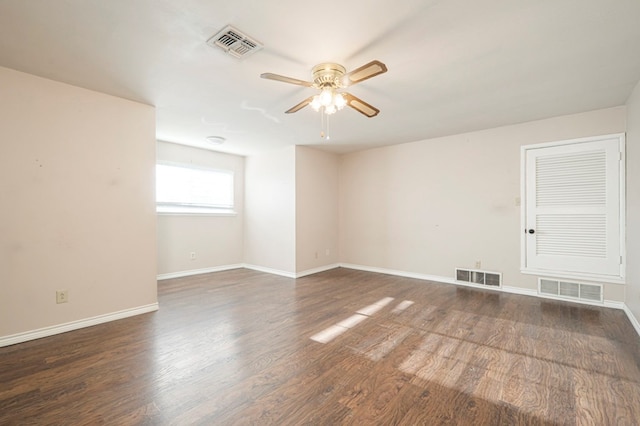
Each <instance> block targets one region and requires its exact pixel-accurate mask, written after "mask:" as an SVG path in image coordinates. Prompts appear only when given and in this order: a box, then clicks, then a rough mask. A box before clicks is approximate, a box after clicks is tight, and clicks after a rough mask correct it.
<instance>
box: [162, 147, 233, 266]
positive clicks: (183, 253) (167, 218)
mask: <svg viewBox="0 0 640 426" xmlns="http://www.w3.org/2000/svg"><path fill="white" fill-rule="evenodd" d="M157 158H158V161H169V162H175V163H182V164H193V165H199V166H204V167H209V168H217V169H222V170H232V171H233V172H234V185H235V190H234V203H235V211H236V215H234V216H194V215H174V214H161V215H158V275H163V274H167V275H169V276H171V274H176V273H184V272H188V271H194V270H202V269H205V270H206V269H213V268H216V267H224V266H230V265H237V264H240V263H242V262H243V220H244V214H243V212H244V157H240V156H237V155H229V154H222V153H217V152H212V151H207V150H203V149H198V148H192V147H188V146H184V145H178V144H173V143H168V142H158V150H157ZM191 252H195V253H196V258H195V259H193V260H192V259H191V258H190V254H191Z"/></svg>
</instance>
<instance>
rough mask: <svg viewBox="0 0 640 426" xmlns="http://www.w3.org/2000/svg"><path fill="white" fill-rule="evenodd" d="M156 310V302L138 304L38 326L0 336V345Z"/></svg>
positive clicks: (13, 343)
mask: <svg viewBox="0 0 640 426" xmlns="http://www.w3.org/2000/svg"><path fill="white" fill-rule="evenodd" d="M157 310H158V304H157V303H152V304H149V305H144V306H138V307H137V308H131V309H125V310H122V311H117V312H112V313H109V314H104V315H98V316H95V317H91V318H86V319H82V320H78V321H71V322H68V323H65V324H59V325H54V326H51V327H44V328H39V329H37V330H31V331H27V332H24V333H17V334H11V335H9V336H3V337H0V347H3V346H9V345H15V344H16V343H23V342H27V341H29V340H35V339H41V338H43V337H49V336H53V335H55V334H60V333H66V332H68V331H73V330H78V329H80V328H85V327H91V326H94V325H98V324H102V323H105V322H110V321H115V320H119V319H123V318H128V317H132V316H135V315H140V314H146V313H148V312H154V311H157Z"/></svg>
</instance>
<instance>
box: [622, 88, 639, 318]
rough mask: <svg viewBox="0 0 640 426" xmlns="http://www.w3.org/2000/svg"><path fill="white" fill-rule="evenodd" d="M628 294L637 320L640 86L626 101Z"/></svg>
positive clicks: (630, 305)
mask: <svg viewBox="0 0 640 426" xmlns="http://www.w3.org/2000/svg"><path fill="white" fill-rule="evenodd" d="M627 283H628V287H627V294H626V301H625V303H626V304H627V306H628V307H629V309H630V310H631V312H632V313H633V315H634V317H635V318H636V320H637V321H640V83H638V85H637V86H636V88H635V90H634V91H633V94H632V95H631V97H630V98H629V101H628V102H627Z"/></svg>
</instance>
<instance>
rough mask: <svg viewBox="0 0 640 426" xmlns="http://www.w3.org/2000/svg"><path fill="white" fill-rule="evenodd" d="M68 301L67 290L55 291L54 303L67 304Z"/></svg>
mask: <svg viewBox="0 0 640 426" xmlns="http://www.w3.org/2000/svg"><path fill="white" fill-rule="evenodd" d="M68 301H69V291H68V290H56V303H67V302H68Z"/></svg>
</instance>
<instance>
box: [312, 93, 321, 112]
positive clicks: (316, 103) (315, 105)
mask: <svg viewBox="0 0 640 426" xmlns="http://www.w3.org/2000/svg"><path fill="white" fill-rule="evenodd" d="M309 105H311V108H313V110H314V111H320V107H321V106H322V104H321V103H320V97H319V96H318V95H315V96H314V97H313V99H311V102H310V103H309Z"/></svg>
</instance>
